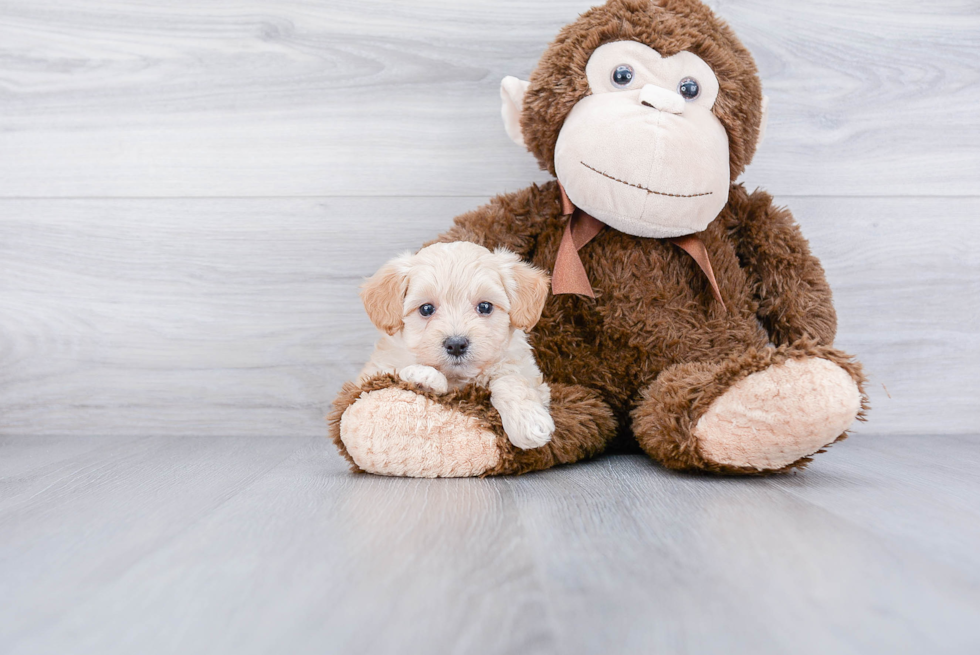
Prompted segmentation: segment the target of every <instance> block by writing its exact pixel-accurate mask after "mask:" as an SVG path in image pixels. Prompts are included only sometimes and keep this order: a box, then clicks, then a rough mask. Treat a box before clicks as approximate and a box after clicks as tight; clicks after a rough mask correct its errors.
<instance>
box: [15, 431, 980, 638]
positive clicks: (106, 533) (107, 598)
mask: <svg viewBox="0 0 980 655" xmlns="http://www.w3.org/2000/svg"><path fill="white" fill-rule="evenodd" d="M0 447H2V451H3V453H4V456H3V458H2V459H0V651H2V652H4V653H24V654H32V655H34V654H38V653H98V654H100V655H108V654H111V653H141V654H146V653H165V652H168V653H169V652H179V653H503V652H508V653H510V652H513V653H708V652H713V653H721V652H724V653H743V652H744V653H787V652H793V653H904V652H909V653H941V652H950V653H977V652H980V555H978V553H980V480H978V477H977V474H976V471H977V469H978V467H980V440H978V439H976V438H974V437H956V436H941V437H924V436H923V437H909V436H900V437H896V436H891V437H874V436H867V435H864V436H858V437H854V438H852V439H850V440H848V441H846V442H844V443H841V444H839V445H838V446H836V447H834V448H833V449H832V450H831V451H830V452H829V453H828V454H826V455H823V456H822V457H820V458H819V459H818V461H817V462H816V463H815V465H814V466H812V467H811V469H810V470H808V471H806V472H805V473H802V474H797V475H790V476H785V477H778V478H769V479H718V478H708V477H698V476H690V475H678V474H673V473H669V472H666V471H664V470H662V469H660V468H658V467H657V466H655V465H654V464H652V463H650V462H649V461H648V460H646V459H645V458H643V457H640V456H634V455H612V456H606V457H603V458H601V459H599V460H596V461H594V462H591V463H588V464H584V465H578V466H572V467H566V468H561V469H556V470H552V471H548V472H544V473H540V474H534V475H529V476H525V477H521V478H505V479H487V480H475V479H467V480H434V481H433V480H412V479H389V478H380V477H373V476H367V475H353V474H350V473H348V472H347V471H346V470H345V467H344V465H343V464H342V462H341V460H340V458H339V457H338V456H337V455H336V453H335V452H333V449H332V446H330V445H329V444H328V443H327V442H326V440H325V439H310V438H308V437H295V438H294V437H238V438H220V437H214V436H211V437H207V438H196V437H175V436H170V437H161V438H149V437H145V438H141V439H133V438H123V437H105V438H80V437H71V438H63V437H50V438H47V437H37V436H34V437H30V438H22V439H18V438H11V437H5V438H3V440H2V441H0Z"/></svg>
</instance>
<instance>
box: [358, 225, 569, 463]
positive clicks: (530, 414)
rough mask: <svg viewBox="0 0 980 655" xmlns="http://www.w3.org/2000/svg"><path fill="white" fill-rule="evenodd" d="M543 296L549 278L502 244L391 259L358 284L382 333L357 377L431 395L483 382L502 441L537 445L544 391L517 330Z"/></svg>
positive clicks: (527, 324) (544, 414) (544, 433)
mask: <svg viewBox="0 0 980 655" xmlns="http://www.w3.org/2000/svg"><path fill="white" fill-rule="evenodd" d="M547 296H548V276H547V275H546V274H545V273H543V272H542V271H540V270H538V269H536V268H534V267H532V266H529V265H528V264H525V263H523V262H522V261H521V260H520V258H519V257H518V256H517V255H515V254H514V253H512V252H510V251H509V250H503V249H498V250H496V251H494V252H490V251H489V250H487V249H486V248H484V247H483V246H478V245H476V244H474V243H468V242H463V241H461V242H456V243H438V244H434V245H431V246H428V247H426V248H423V249H422V250H420V251H419V252H418V253H416V254H414V255H413V254H409V253H406V254H404V255H401V256H399V257H396V258H395V259H393V260H391V261H390V262H388V263H387V264H385V265H384V266H383V267H382V268H381V269H380V270H379V271H378V272H377V273H375V274H374V275H373V276H372V277H371V278H369V279H368V280H367V281H366V282H365V283H364V286H363V287H362V290H361V299H362V300H363V301H364V308H365V309H366V310H367V313H368V316H370V318H371V321H372V322H373V323H374V324H375V326H377V328H378V329H379V330H382V331H383V332H385V333H386V334H385V336H383V337H382V338H381V339H380V340H379V341H378V343H377V346H376V347H375V349H374V354H373V355H372V356H371V360H370V361H369V362H368V363H367V365H366V366H365V367H364V369H363V370H362V371H361V374H360V376H359V377H358V382H359V383H363V382H364V381H366V380H367V379H369V378H370V377H372V376H374V375H377V374H378V373H394V374H396V375H398V376H399V377H400V378H401V379H403V380H407V381H410V382H414V383H415V384H418V385H420V386H423V387H426V388H428V389H431V390H432V391H435V392H436V393H446V392H447V391H448V390H449V389H451V388H457V387H461V386H463V385H466V384H470V383H475V384H478V385H482V386H485V387H488V388H489V389H490V394H491V403H492V404H493V406H494V408H496V410H497V411H498V412H499V413H500V418H501V421H502V422H503V426H504V431H505V432H506V433H507V436H508V438H509V439H510V441H511V443H513V444H514V445H515V446H517V447H518V448H525V449H526V448H536V447H538V446H543V445H544V444H546V443H548V441H550V440H551V435H552V433H553V432H554V430H555V424H554V422H553V421H552V420H551V414H550V413H549V411H548V404H549V402H550V398H551V390H550V388H549V387H548V385H547V384H545V382H544V380H543V378H542V376H541V371H540V370H538V365H537V363H536V362H535V360H534V355H533V353H532V352H531V346H530V345H529V344H528V342H527V336H526V334H525V331H526V330H530V329H531V328H532V327H534V324H535V323H537V322H538V319H540V318H541V311H542V309H543V308H544V303H545V300H546V299H547ZM487 303H489V305H490V311H489V312H488V311H487V309H488V305H487ZM426 314H429V315H428V316H426ZM463 341H465V342H466V345H465V350H463V351H462V352H460V348H461V344H462V342H463ZM454 344H455V345H454Z"/></svg>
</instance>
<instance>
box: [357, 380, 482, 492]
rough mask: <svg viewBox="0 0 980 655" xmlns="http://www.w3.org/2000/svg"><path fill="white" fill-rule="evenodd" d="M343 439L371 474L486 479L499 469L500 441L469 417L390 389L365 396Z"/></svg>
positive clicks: (413, 395) (402, 390) (418, 395)
mask: <svg viewBox="0 0 980 655" xmlns="http://www.w3.org/2000/svg"><path fill="white" fill-rule="evenodd" d="M340 439H341V441H343V445H344V447H345V448H346V449H347V453H348V454H349V455H350V457H351V459H352V460H353V461H354V463H355V464H356V465H357V466H358V467H359V468H361V469H363V470H364V471H367V472H368V473H375V474H378V475H398V476H408V477H416V478H459V477H470V476H475V475H480V474H482V473H484V472H486V471H488V470H490V469H492V468H493V467H495V466H496V465H497V463H498V462H499V461H500V450H499V448H498V447H497V435H495V434H494V433H493V432H491V431H490V430H487V429H486V428H484V427H481V425H480V422H479V421H478V420H477V419H476V418H474V417H472V416H468V415H466V414H463V413H461V412H458V411H454V410H453V409H451V408H449V407H447V406H445V405H442V404H440V403H438V402H434V401H432V400H430V399H428V398H426V397H425V396H422V395H420V394H417V393H415V392H414V391H409V390H406V389H399V388H395V387H390V388H386V389H378V390H375V391H370V392H368V393H364V394H362V395H361V396H360V397H359V398H358V399H357V400H356V401H355V402H354V403H353V404H352V405H350V406H349V407H348V408H347V409H346V410H345V411H344V413H343V415H342V417H341V419H340Z"/></svg>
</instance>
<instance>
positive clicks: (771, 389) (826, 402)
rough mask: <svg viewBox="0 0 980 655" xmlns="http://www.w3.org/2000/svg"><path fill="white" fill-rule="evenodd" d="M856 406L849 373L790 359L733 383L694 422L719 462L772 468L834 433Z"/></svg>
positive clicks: (701, 442)
mask: <svg viewBox="0 0 980 655" xmlns="http://www.w3.org/2000/svg"><path fill="white" fill-rule="evenodd" d="M860 410H861V392H860V391H859V390H858V386H857V384H855V382H854V380H853V379H852V378H851V376H850V375H849V374H848V373H847V372H846V371H845V370H844V369H842V368H841V367H839V366H837V365H836V364H834V363H833V362H829V361H827V360H826V359H819V358H808V359H791V360H788V361H786V362H785V363H782V364H778V365H775V366H771V367H769V368H768V369H766V370H764V371H759V372H757V373H753V374H752V375H750V376H748V377H746V378H745V379H743V380H740V381H739V382H737V383H736V384H734V385H733V386H732V387H731V388H730V389H729V390H728V391H726V392H725V393H724V394H723V395H722V396H721V397H719V398H718V399H717V400H715V401H714V402H713V403H712V404H711V406H710V407H709V408H708V411H707V412H705V413H704V415H703V416H702V417H701V418H700V419H699V420H698V422H697V424H696V425H695V426H694V436H695V437H696V438H697V440H698V446H699V447H700V449H701V454H702V455H704V457H706V458H707V459H709V460H712V461H715V462H718V463H719V464H727V465H730V466H740V467H748V468H755V469H757V470H760V471H764V470H778V469H781V468H784V467H786V466H788V465H790V464H792V463H793V462H796V461H798V460H800V459H802V458H804V457H807V456H809V455H812V454H814V453H815V452H817V451H818V450H820V449H821V448H823V447H824V446H827V445H828V444H831V443H833V442H834V441H836V440H837V438H838V437H840V436H841V435H842V434H843V433H844V432H845V431H846V430H847V429H848V428H849V427H850V426H851V423H852V422H853V421H854V419H855V418H856V417H857V415H858V412H859V411H860Z"/></svg>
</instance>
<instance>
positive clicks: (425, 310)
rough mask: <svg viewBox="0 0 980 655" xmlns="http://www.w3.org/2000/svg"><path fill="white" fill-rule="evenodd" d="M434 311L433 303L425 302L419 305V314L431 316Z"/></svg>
mask: <svg viewBox="0 0 980 655" xmlns="http://www.w3.org/2000/svg"><path fill="white" fill-rule="evenodd" d="M435 311H436V306H435V305H433V304H432V303H428V302H427V303H425V304H424V305H422V306H421V307H419V314H421V315H422V316H432V314H433V312H435Z"/></svg>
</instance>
